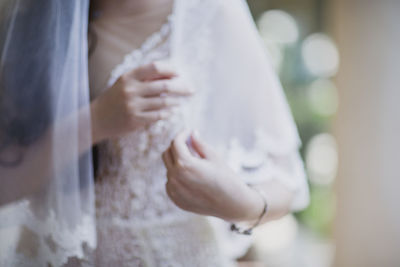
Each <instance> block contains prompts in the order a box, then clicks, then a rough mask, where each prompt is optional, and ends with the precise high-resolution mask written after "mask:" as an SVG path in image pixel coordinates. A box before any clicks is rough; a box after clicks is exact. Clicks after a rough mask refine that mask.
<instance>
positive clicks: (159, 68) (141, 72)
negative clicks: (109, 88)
mask: <svg viewBox="0 0 400 267" xmlns="http://www.w3.org/2000/svg"><path fill="white" fill-rule="evenodd" d="M131 74H132V76H133V77H134V78H135V79H136V80H139V81H154V80H158V79H170V78H173V77H176V76H177V73H176V70H175V69H174V68H173V67H172V65H171V64H168V63H166V62H163V61H156V62H152V63H150V64H146V65H143V66H140V67H138V68H136V69H134V70H133V71H132V73H131Z"/></svg>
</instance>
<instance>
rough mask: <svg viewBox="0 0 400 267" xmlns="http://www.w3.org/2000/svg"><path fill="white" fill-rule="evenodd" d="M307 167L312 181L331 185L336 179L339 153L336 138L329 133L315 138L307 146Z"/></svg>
mask: <svg viewBox="0 0 400 267" xmlns="http://www.w3.org/2000/svg"><path fill="white" fill-rule="evenodd" d="M306 166H307V170H308V174H309V178H310V181H311V182H312V183H314V184H317V185H329V184H331V183H332V182H333V180H334V179H335V177H336V173H337V167H338V152H337V145H336V141H335V138H334V137H333V136H332V135H331V134H328V133H322V134H318V135H316V136H314V137H313V138H312V139H311V140H310V142H309V143H308V146H307V151H306Z"/></svg>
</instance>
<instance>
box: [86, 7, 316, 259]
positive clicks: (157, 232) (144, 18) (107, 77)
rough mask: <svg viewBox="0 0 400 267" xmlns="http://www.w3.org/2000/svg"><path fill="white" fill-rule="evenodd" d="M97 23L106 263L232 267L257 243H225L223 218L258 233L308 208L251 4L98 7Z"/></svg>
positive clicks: (100, 218) (96, 93)
mask: <svg viewBox="0 0 400 267" xmlns="http://www.w3.org/2000/svg"><path fill="white" fill-rule="evenodd" d="M92 14H93V15H94V16H93V20H92V22H91V25H90V28H91V32H92V35H91V37H92V41H95V42H94V43H93V42H92V49H93V50H92V54H91V56H90V62H89V74H90V84H91V95H92V99H93V102H92V104H91V112H92V130H93V131H92V134H93V140H94V143H97V144H98V152H99V153H98V156H99V161H98V163H99V168H98V173H97V177H96V211H97V212H96V213H97V233H98V247H97V249H96V252H95V262H96V266H233V264H234V263H233V259H234V258H235V257H237V256H239V255H240V254H243V252H245V250H246V247H247V242H244V241H240V242H239V243H234V244H235V245H234V246H232V247H227V246H225V245H221V244H222V243H221V242H223V241H224V240H225V241H226V240H227V239H226V238H227V236H226V235H225V234H226V230H227V229H229V224H228V223H226V222H229V223H236V224H233V225H232V227H231V229H232V230H233V231H237V232H240V233H250V232H251V229H252V226H254V225H258V224H259V223H260V221H262V222H266V221H269V220H273V219H277V218H280V217H281V216H283V215H285V214H286V213H287V212H288V211H290V210H298V209H301V208H304V207H305V206H306V205H307V202H308V190H307V186H306V181H305V176H304V171H303V168H302V163H301V160H300V157H299V155H298V151H297V149H298V146H299V138H298V136H297V132H296V128H295V126H294V123H293V121H292V118H291V116H290V112H289V110H288V107H287V103H286V102H285V99H284V97H283V94H282V90H281V88H280V86H279V83H278V81H277V78H276V76H275V75H274V74H273V72H272V70H271V67H270V65H269V63H268V59H267V58H266V56H265V53H264V51H263V49H262V47H261V45H260V40H259V39H258V36H257V33H256V29H255V27H254V24H253V23H252V22H251V17H250V14H249V11H248V8H247V6H246V5H245V3H244V2H243V1H242V0H234V1H222V0H220V1H216V0H203V1H198V0H175V1H172V0H152V1H149V0H146V1H145V0H136V1H133V0H121V1H119V2H118V4H115V1H108V0H97V1H94V2H93V13H92ZM185 129H189V130H185ZM194 130H197V131H199V132H200V133H201V135H202V136H203V137H202V138H199V137H198V135H196V134H193V131H194ZM203 140H207V142H206V141H203ZM249 185H250V186H249ZM204 215H205V216H204ZM208 216H212V217H215V218H219V219H217V220H216V221H215V219H213V218H211V217H208ZM221 219H222V220H221ZM239 223H243V226H238V225H237V224H239ZM221 225H222V228H220V227H221ZM242 227H245V228H249V229H248V231H243V230H242ZM224 231H225V232H224Z"/></svg>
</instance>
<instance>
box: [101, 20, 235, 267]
mask: <svg viewBox="0 0 400 267" xmlns="http://www.w3.org/2000/svg"><path fill="white" fill-rule="evenodd" d="M173 19H174V18H173V16H170V17H169V19H168V22H167V23H166V24H164V25H163V26H162V28H161V30H160V31H159V32H157V33H154V34H153V35H151V36H150V37H149V38H148V39H147V40H146V41H145V42H144V43H143V45H142V46H141V48H139V49H137V50H134V51H132V52H131V53H129V54H128V55H126V56H125V57H124V60H123V62H122V63H121V64H120V65H118V66H116V67H115V68H114V70H113V71H112V73H111V75H110V79H109V82H108V84H109V85H111V84H113V83H114V82H115V81H116V80H117V79H118V77H119V76H120V75H122V74H123V73H125V72H127V71H129V70H132V69H134V68H135V67H137V66H139V65H142V64H146V63H150V62H153V61H156V60H165V59H168V58H170V56H171V51H170V47H171V30H172V22H173ZM203 34H206V32H204V31H201V32H198V33H197V35H200V36H197V37H196V39H197V38H198V39H199V40H201V39H203V38H204V35H203ZM195 58H196V59H195ZM191 59H195V61H193V64H200V63H199V62H198V61H196V60H201V59H202V60H204V59H205V56H204V55H200V58H197V57H193V55H192V58H191ZM200 95H201V94H198V96H197V97H195V98H196V99H194V100H193V101H190V102H189V103H186V104H184V105H183V106H181V107H179V108H178V109H175V113H174V115H173V116H172V117H170V118H169V119H168V120H162V121H159V122H157V123H155V124H153V125H151V126H149V127H142V128H139V129H136V130H135V131H134V132H132V133H130V134H128V135H125V136H123V137H120V138H116V139H113V140H109V141H106V142H105V143H103V144H101V145H100V146H99V166H100V168H99V174H98V181H99V182H98V183H97V184H96V213H97V216H96V217H97V222H98V227H97V229H98V230H97V234H98V248H97V250H96V252H95V262H96V266H122V265H123V266H160V267H170V266H174V267H180V266H182V267H184V266H187V264H188V263H190V266H199V267H200V266H201V267H203V266H218V267H220V266H221V267H223V266H233V263H232V262H230V260H229V259H228V258H227V257H224V256H223V254H222V253H221V249H220V247H219V244H218V242H217V240H216V235H215V233H214V228H213V227H212V225H211V224H210V222H209V221H208V220H207V218H205V217H203V216H197V215H194V214H192V213H188V212H185V211H183V210H181V209H179V208H178V207H176V206H175V204H174V203H173V202H172V201H171V200H170V199H169V198H168V196H167V194H166V192H165V183H166V169H165V167H164V164H163V162H162V159H161V154H162V152H163V151H165V150H166V149H167V148H168V146H169V144H170V142H171V140H172V139H173V138H174V137H175V136H176V134H177V133H178V132H179V131H181V130H182V129H183V128H185V127H187V126H188V125H190V115H192V114H195V112H196V110H199V105H200V104H201V101H200V100H199V99H201V97H200Z"/></svg>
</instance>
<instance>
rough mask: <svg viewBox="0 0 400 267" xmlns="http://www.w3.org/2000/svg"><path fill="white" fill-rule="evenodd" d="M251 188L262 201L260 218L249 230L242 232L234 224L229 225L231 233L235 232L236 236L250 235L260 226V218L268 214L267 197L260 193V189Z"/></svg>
mask: <svg viewBox="0 0 400 267" xmlns="http://www.w3.org/2000/svg"><path fill="white" fill-rule="evenodd" d="M251 188H253V189H254V190H255V191H256V192H257V193H258V194H259V195H260V197H261V198H262V199H263V201H264V208H263V210H262V212H261V214H260V216H259V217H258V219H257V221H256V222H255V224H254V225H253V226H251V227H250V228H248V229H246V230H242V229H241V228H239V227H237V226H236V224H234V223H232V224H231V231H232V232H235V233H238V234H242V235H251V234H252V233H253V229H254V228H255V227H257V226H258V225H259V224H260V222H261V220H262V218H263V217H264V215H266V214H267V212H268V202H267V197H266V195H265V193H264V192H263V191H261V190H260V189H258V188H256V187H251Z"/></svg>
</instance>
